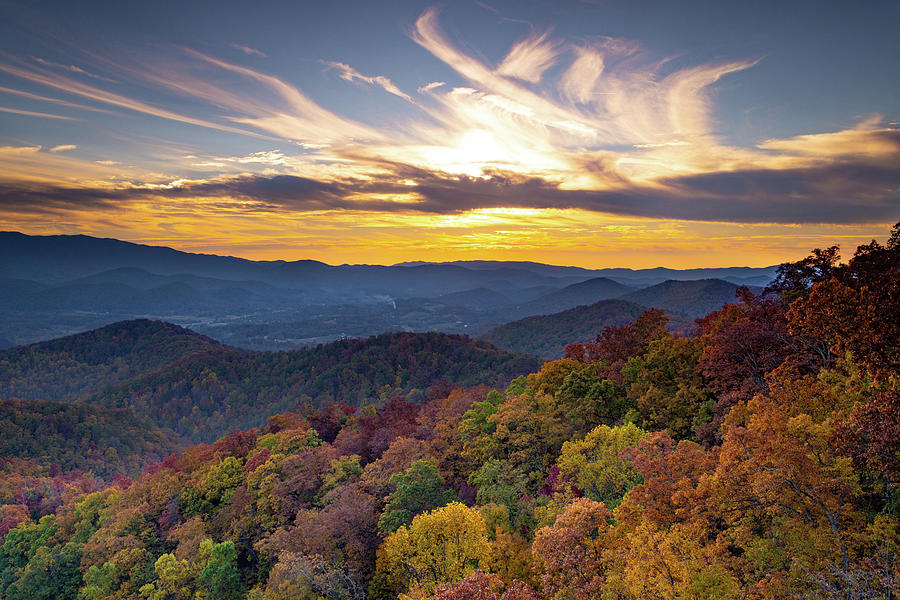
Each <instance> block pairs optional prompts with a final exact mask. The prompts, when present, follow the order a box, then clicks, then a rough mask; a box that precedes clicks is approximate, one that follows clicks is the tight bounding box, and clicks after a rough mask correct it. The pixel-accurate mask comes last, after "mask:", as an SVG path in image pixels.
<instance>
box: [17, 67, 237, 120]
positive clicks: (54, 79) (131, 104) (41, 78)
mask: <svg viewBox="0 0 900 600" xmlns="http://www.w3.org/2000/svg"><path fill="white" fill-rule="evenodd" d="M0 71H2V72H4V73H8V74H9V75H13V76H15V77H20V78H22V79H25V80H27V81H31V82H33V83H38V84H40V85H44V86H46V87H50V88H53V89H57V90H60V91H63V92H67V93H69V94H73V95H76V96H81V97H82V98H88V99H90V100H95V101H97V102H102V103H105V104H109V105H112V106H118V107H120V108H126V109H129V110H133V111H136V112H141V113H144V114H148V115H152V116H155V117H161V118H164V119H171V120H173V121H178V122H181V123H188V124H190V125H198V126H200V127H208V128H210V129H219V130H221V131H229V132H232V133H240V134H243V135H251V132H248V131H246V130H242V129H239V128H236V127H230V126H228V125H222V124H220V123H215V122H212V121H209V120H206V119H198V118H193V117H190V116H187V115H182V114H179V113H176V112H173V111H170V110H166V109H163V108H158V107H156V106H153V105H151V104H148V103H146V102H143V101H140V100H137V99H134V98H129V97H127V96H123V95H120V94H116V93H113V92H108V91H106V90H103V89H101V88H98V87H96V86H92V85H89V84H86V83H82V82H80V81H75V80H74V79H71V78H69V77H64V76H62V75H55V74H50V73H48V72H46V71H44V72H42V71H37V70H29V69H25V68H23V67H20V66H16V65H13V64H10V63H4V62H0ZM58 118H61V119H68V118H70V117H58Z"/></svg>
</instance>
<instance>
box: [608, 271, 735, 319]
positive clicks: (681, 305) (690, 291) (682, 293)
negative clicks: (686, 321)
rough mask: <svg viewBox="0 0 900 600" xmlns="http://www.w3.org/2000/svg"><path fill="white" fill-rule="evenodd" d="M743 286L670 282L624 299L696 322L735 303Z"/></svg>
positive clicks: (711, 281)
mask: <svg viewBox="0 0 900 600" xmlns="http://www.w3.org/2000/svg"><path fill="white" fill-rule="evenodd" d="M739 287H740V286H738V285H736V284H734V283H731V282H728V281H722V280H721V279H699V280H696V281H675V280H669V281H664V282H662V283H658V284H656V285H654V286H651V287H648V288H644V289H642V290H637V291H634V292H631V293H629V294H625V295H624V296H622V300H628V301H629V302H634V303H636V304H641V305H643V306H646V307H647V308H660V309H662V310H664V311H666V312H667V313H672V314H675V315H681V316H684V317H689V318H690V319H696V318H697V317H702V316H703V315H705V314H707V313H710V312H712V311H714V310H719V309H720V308H722V305H723V304H727V303H729V302H734V301H735V293H736V292H737V290H738V288H739Z"/></svg>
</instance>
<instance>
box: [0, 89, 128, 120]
mask: <svg viewBox="0 0 900 600" xmlns="http://www.w3.org/2000/svg"><path fill="white" fill-rule="evenodd" d="M0 92H3V93H5V94H14V95H16V96H21V97H23V98H28V99H30V100H39V101H41V102H51V103H53V104H58V105H60V106H68V107H70V108H78V109H81V110H88V111H91V112H101V113H107V114H110V113H111V111H108V110H106V109H103V108H97V107H95V106H85V105H84V104H76V103H75V102H67V101H65V100H60V99H59V98H51V97H49V96H41V95H40V94H33V93H31V92H26V91H23V90H17V89H13V88H8V87H3V86H0Z"/></svg>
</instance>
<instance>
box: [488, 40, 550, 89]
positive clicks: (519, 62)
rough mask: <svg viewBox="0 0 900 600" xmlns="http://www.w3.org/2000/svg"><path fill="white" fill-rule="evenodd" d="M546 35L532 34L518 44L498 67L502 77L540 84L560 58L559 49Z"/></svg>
mask: <svg viewBox="0 0 900 600" xmlns="http://www.w3.org/2000/svg"><path fill="white" fill-rule="evenodd" d="M547 35H548V34H546V33H543V34H536V33H534V34H531V35H529V36H528V37H526V38H525V39H523V40H520V41H518V42H516V43H515V44H514V45H513V47H512V48H510V50H509V53H508V54H507V55H506V57H505V58H504V59H503V62H501V63H500V66H499V67H497V72H498V73H499V74H500V75H505V76H507V77H515V78H516V79H521V80H523V81H528V82H530V83H538V82H540V80H541V77H542V76H543V75H544V71H546V70H547V69H549V68H550V67H552V66H553V65H554V64H555V63H556V60H557V58H558V56H559V47H558V45H557V44H556V43H554V42H553V41H552V40H548V39H547Z"/></svg>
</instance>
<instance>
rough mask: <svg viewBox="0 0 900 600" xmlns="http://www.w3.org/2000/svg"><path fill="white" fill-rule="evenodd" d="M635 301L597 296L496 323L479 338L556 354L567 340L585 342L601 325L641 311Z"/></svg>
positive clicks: (630, 317)
mask: <svg viewBox="0 0 900 600" xmlns="http://www.w3.org/2000/svg"><path fill="white" fill-rule="evenodd" d="M644 310H645V308H644V307H643V306H640V305H639V304H635V303H633V302H628V301H625V300H615V299H613V300H601V301H600V302H596V303H594V304H591V305H589V306H578V307H575V308H572V309H569V310H566V311H563V312H559V313H555V314H551V315H542V316H532V317H526V318H524V319H520V320H518V321H513V322H512V323H507V324H505V325H501V326H500V327H496V328H494V329H492V330H490V331H488V332H487V333H485V334H484V335H482V336H481V337H480V338H479V339H482V340H485V341H487V342H490V343H492V344H494V345H495V346H498V347H500V348H503V349H505V350H508V351H510V352H522V353H527V354H535V355H537V356H540V357H542V358H545V359H548V360H552V359H556V358H560V357H562V355H563V351H564V350H565V349H566V346H567V345H569V344H573V343H577V342H585V341H588V340H592V339H594V337H595V336H596V335H597V334H598V333H599V332H600V331H601V330H602V329H603V328H604V327H610V326H617V325H625V324H626V323H630V322H632V321H634V319H635V317H637V316H638V315H639V314H641V313H642V312H644Z"/></svg>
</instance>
